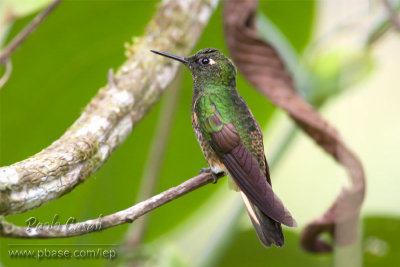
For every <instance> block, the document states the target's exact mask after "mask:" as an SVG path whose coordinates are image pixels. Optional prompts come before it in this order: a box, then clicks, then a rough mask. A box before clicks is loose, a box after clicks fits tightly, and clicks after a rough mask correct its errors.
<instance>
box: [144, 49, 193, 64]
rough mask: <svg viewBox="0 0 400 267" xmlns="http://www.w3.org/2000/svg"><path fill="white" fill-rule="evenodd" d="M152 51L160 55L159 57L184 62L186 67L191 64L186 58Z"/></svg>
mask: <svg viewBox="0 0 400 267" xmlns="http://www.w3.org/2000/svg"><path fill="white" fill-rule="evenodd" d="M150 51H151V52H153V53H156V54H158V55H161V56H164V57H169V58H172V59H175V60H178V61H180V62H182V63H183V64H185V65H186V64H187V63H189V62H188V61H187V59H186V58H184V57H180V56H175V55H171V54H168V53H165V52H161V51H157V50H150Z"/></svg>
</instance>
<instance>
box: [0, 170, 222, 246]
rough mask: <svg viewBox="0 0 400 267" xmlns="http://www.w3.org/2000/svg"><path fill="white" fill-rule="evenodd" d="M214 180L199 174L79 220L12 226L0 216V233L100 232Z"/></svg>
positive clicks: (31, 235) (51, 235) (29, 236)
mask: <svg viewBox="0 0 400 267" xmlns="http://www.w3.org/2000/svg"><path fill="white" fill-rule="evenodd" d="M222 176H223V175H218V178H221V177H222ZM213 181H214V180H213V176H212V174H211V173H209V172H207V173H201V174H199V175H197V176H195V177H193V178H191V179H189V180H187V181H186V182H183V183H182V184H180V185H178V186H177V187H173V188H170V189H168V190H167V191H164V192H162V193H160V194H158V195H155V196H153V197H151V198H149V199H147V200H145V201H142V202H140V203H138V204H136V205H134V206H132V207H130V208H128V209H125V210H121V211H118V212H116V213H113V214H110V215H107V216H104V217H100V218H98V219H93V220H87V221H84V222H80V223H74V224H63V225H50V226H41V227H39V226H38V227H22V226H15V225H13V224H12V223H9V222H7V221H5V220H4V219H3V218H2V217H0V236H1V237H11V238H27V239H33V238H43V239H46V238H61V237H72V236H79V235H84V234H88V233H92V232H98V231H102V230H105V229H107V228H111V227H114V226H118V225H121V224H124V223H132V222H133V221H135V220H136V219H137V218H139V217H141V216H143V215H144V214H146V213H148V212H150V211H152V210H154V209H156V208H158V207H160V206H162V205H164V204H166V203H168V202H170V201H172V200H174V199H177V198H179V197H181V196H183V195H185V194H187V193H190V192H191V191H193V190H195V189H197V188H200V187H202V186H204V185H206V184H209V183H211V182H213Z"/></svg>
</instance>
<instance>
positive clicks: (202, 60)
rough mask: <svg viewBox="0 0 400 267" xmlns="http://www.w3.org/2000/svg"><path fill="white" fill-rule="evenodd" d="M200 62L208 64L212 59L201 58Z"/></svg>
mask: <svg viewBox="0 0 400 267" xmlns="http://www.w3.org/2000/svg"><path fill="white" fill-rule="evenodd" d="M199 62H200V64H201V65H208V63H210V60H209V59H208V58H201V59H200V60H199Z"/></svg>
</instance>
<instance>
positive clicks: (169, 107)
mask: <svg viewBox="0 0 400 267" xmlns="http://www.w3.org/2000/svg"><path fill="white" fill-rule="evenodd" d="M181 78H182V75H179V74H178V77H177V79H176V80H175V82H174V84H172V85H171V86H170V89H169V92H168V94H167V95H166V99H165V102H164V104H163V106H162V107H161V111H160V116H159V118H158V123H157V127H156V129H155V135H154V137H153V140H154V142H153V143H152V145H151V148H150V152H149V155H148V156H147V163H146V166H145V169H144V174H143V178H142V184H141V186H140V190H139V196H138V198H137V201H143V200H145V199H147V198H149V197H151V196H152V195H154V192H155V189H156V186H157V181H158V178H159V177H160V170H161V166H162V163H163V158H164V155H165V152H166V149H167V144H168V140H169V136H170V133H171V129H172V125H173V121H174V114H175V112H176V109H177V102H178V97H179V92H180V89H181V83H182V79H181ZM149 218H150V214H148V215H145V216H143V217H142V218H140V219H139V220H138V221H137V222H136V223H135V225H131V226H130V227H129V229H128V231H127V234H126V239H125V242H124V244H123V250H125V251H133V250H134V248H136V247H138V246H139V245H140V243H141V242H142V240H143V237H144V234H145V232H146V229H147V225H148V222H149Z"/></svg>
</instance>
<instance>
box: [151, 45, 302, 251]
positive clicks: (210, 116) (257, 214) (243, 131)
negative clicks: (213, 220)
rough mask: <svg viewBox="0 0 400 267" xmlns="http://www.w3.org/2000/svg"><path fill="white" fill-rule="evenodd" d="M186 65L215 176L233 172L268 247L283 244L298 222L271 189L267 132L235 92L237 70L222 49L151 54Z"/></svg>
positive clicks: (200, 136)
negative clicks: (284, 228)
mask: <svg viewBox="0 0 400 267" xmlns="http://www.w3.org/2000/svg"><path fill="white" fill-rule="evenodd" d="M151 51H152V52H153V53H156V54H159V55H162V56H165V57H168V58H171V59H174V60H177V61H179V62H181V63H183V64H184V65H185V66H186V67H187V68H188V69H189V70H190V72H191V74H192V77H193V99H192V108H191V115H192V126H193V129H194V132H195V135H196V138H197V140H198V142H199V144H200V147H201V149H202V151H203V154H204V157H205V159H206V161H207V163H208V165H209V166H210V169H211V171H212V173H213V177H214V182H216V181H217V174H221V173H224V174H229V176H230V177H231V179H230V182H229V184H230V185H231V187H232V188H233V189H234V190H236V191H239V192H240V194H241V197H242V199H243V202H244V205H245V207H246V209H247V212H248V215H249V217H250V219H251V222H252V223H253V226H254V229H255V231H256V233H257V235H258V238H259V239H260V241H261V243H262V244H263V245H264V246H265V247H270V246H271V244H275V245H276V246H278V247H281V246H283V244H284V236H283V233H282V226H281V224H284V225H286V226H289V227H296V226H297V223H296V220H295V219H294V218H293V217H292V215H291V214H290V212H289V211H288V210H287V209H286V208H285V206H284V205H283V203H282V201H281V200H280V199H279V197H278V196H277V195H276V194H275V193H274V192H273V191H272V187H271V179H270V173H269V167H268V163H267V160H266V157H265V154H264V145H263V134H262V131H261V128H260V125H259V124H258V122H257V121H256V119H255V118H254V116H253V114H252V113H251V111H250V109H249V107H248V106H247V104H246V102H245V101H244V99H243V98H242V97H241V96H240V95H239V93H238V91H237V89H236V67H235V65H234V64H233V62H232V61H231V60H230V59H229V58H228V57H226V56H224V55H223V54H222V53H221V52H220V51H219V50H218V49H215V48H206V49H202V50H200V51H198V52H197V53H196V54H194V55H192V56H190V57H187V58H185V57H180V56H176V55H172V54H169V53H165V52H161V51H156V50H151Z"/></svg>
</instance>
